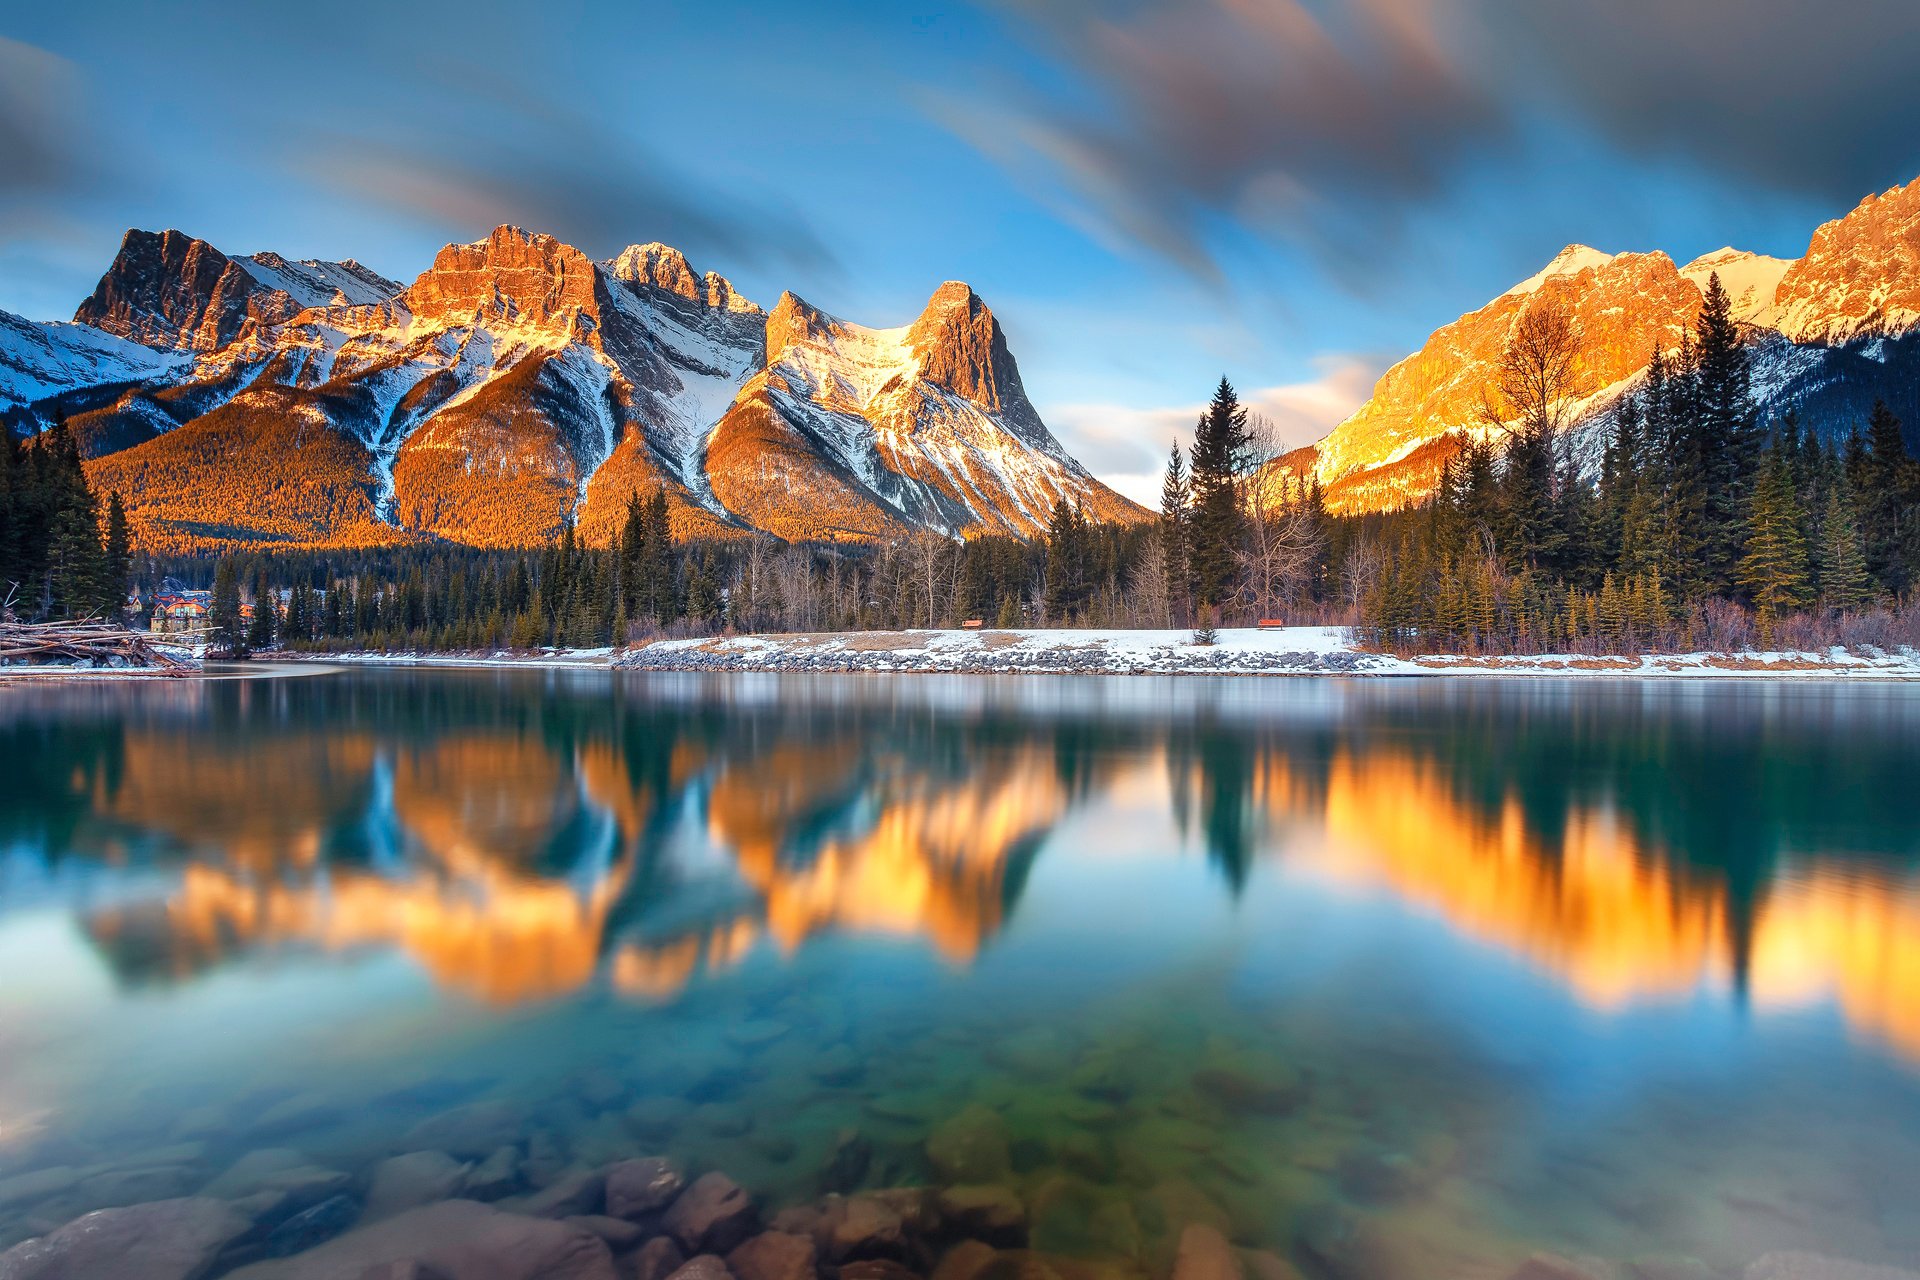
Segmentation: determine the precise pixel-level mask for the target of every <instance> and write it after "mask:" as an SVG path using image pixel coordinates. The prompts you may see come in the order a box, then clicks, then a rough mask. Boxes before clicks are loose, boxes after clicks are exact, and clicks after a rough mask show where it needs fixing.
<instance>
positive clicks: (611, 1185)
mask: <svg viewBox="0 0 1920 1280" xmlns="http://www.w3.org/2000/svg"><path fill="white" fill-rule="evenodd" d="M686 1184H687V1180H686V1178H685V1177H684V1176H683V1175H682V1174H681V1172H680V1170H679V1168H678V1167H677V1166H676V1165H675V1164H674V1163H673V1162H672V1161H671V1160H668V1159H667V1158H666V1157H664V1156H648V1157H646V1158H644V1159H640V1160H622V1161H621V1162H620V1163H618V1164H616V1165H612V1166H610V1167H609V1168H608V1169H607V1212H608V1213H609V1214H611V1215H612V1216H614V1217H616V1218H630V1219H638V1218H644V1217H647V1216H649V1215H651V1214H655V1213H658V1212H660V1211H661V1210H662V1209H665V1208H666V1207H667V1206H668V1205H670V1204H672V1203H673V1200H674V1197H676V1196H678V1195H679V1194H680V1192H681V1190H682V1189H683V1188H684V1187H685V1186H686Z"/></svg>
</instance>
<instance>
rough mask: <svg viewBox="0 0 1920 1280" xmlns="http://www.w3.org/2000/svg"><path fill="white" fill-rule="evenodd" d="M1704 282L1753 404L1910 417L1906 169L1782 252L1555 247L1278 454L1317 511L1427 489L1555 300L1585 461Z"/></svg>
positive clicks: (1913, 263) (1911, 198) (1918, 407)
mask: <svg viewBox="0 0 1920 1280" xmlns="http://www.w3.org/2000/svg"><path fill="white" fill-rule="evenodd" d="M1716 274H1717V275H1718V276H1719V277H1720V282H1721V286H1722V287H1723V288H1724V289H1726V291H1727V293H1728V296H1729V299H1730V301H1731V303H1732V307H1733V314H1734V318H1735V319H1736V320H1737V321H1739V322H1740V324H1741V325H1742V326H1743V333H1744V334H1745V336H1746V337H1747V339H1748V341H1749V343H1750V347H1751V350H1752V355H1753V360H1752V364H1753V386H1754V393H1755V397H1756V399H1757V400H1758V401H1759V403H1760V407H1761V411H1762V413H1763V414H1765V415H1769V416H1773V415H1778V414H1781V413H1784V412H1785V411H1786V410H1787V409H1789V408H1792V409H1793V410H1794V411H1795V412H1796V413H1797V414H1798V415H1799V418H1800V420H1801V422H1802V424H1803V425H1806V426H1808V427H1810V428H1812V429H1813V430H1814V431H1816V432H1818V433H1820V434H1822V435H1824V436H1826V437H1829V438H1832V437H1834V436H1837V435H1840V434H1842V433H1844V432H1846V431H1850V430H1852V429H1853V428H1854V427H1855V426H1856V425H1858V424H1860V423H1862V422H1864V420H1865V418H1866V414H1867V412H1868V410H1869V409H1870V408H1871V406H1872V404H1873V401H1874V400H1875V399H1885V400H1886V401H1887V403H1888V404H1889V405H1890V406H1892V407H1893V409H1894V411H1895V412H1896V413H1898V414H1900V415H1901V417H1902V418H1903V419H1904V420H1906V421H1907V422H1908V423H1909V424H1916V425H1920V180H1916V181H1914V182H1912V183H1909V184H1907V185H1906V186H1903V187H1895V188H1893V189H1892V190H1889V191H1887V192H1885V193H1884V194H1881V195H1878V196H1869V197H1867V198H1866V199H1865V200H1863V201H1861V203H1860V204H1859V205H1858V206H1857V207H1856V208H1855V209H1853V210H1852V211H1851V212H1849V213H1848V214H1846V215H1845V216H1844V217H1841V218H1837V219H1835V220H1833V221H1831V222H1828V223H1825V224H1823V225H1822V226H1821V227H1820V228H1818V229H1817V230H1816V231H1815V232H1814V233H1813V236H1812V239H1811V241H1810V243H1809V245H1808V248H1807V252H1806V254H1805V255H1803V256H1802V257H1800V258H1797V259H1793V260H1790V261H1789V260H1785V259H1781V258H1774V257H1769V256H1767V255H1764V254H1756V253H1748V252H1743V251H1740V250H1737V249H1733V248H1731V247H1728V248H1723V249H1718V250H1715V251H1714V252H1712V253H1708V254H1703V255H1702V256H1701V257H1699V258H1697V259H1695V260H1694V261H1692V262H1690V263H1687V264H1686V265H1685V266H1679V265H1676V264H1675V263H1674V261H1673V259H1672V258H1670V257H1668V256H1667V255H1666V254H1665V253H1662V252H1660V251H1658V250H1655V251H1653V252H1650V253H1620V254H1609V253H1604V252H1601V251H1599V250H1596V249H1592V248H1589V247H1587V246H1585V245H1569V246H1567V248H1565V249H1564V250H1562V251H1561V252H1560V253H1559V254H1558V255H1556V256H1555V257H1554V259H1553V260H1552V261H1551V262H1550V263H1548V264H1547V266H1546V267H1545V268H1543V269H1542V270H1541V271H1540V272H1538V273H1536V274H1535V275H1534V276H1532V277H1530V278H1529V279H1527V280H1525V281H1523V282H1521V283H1520V284H1518V285H1516V286H1514V287H1513V288H1512V289H1510V290H1508V291H1507V292H1506V293H1504V294H1502V295H1501V296H1500V297H1498V298H1495V299H1494V300H1493V301H1491V302H1489V303H1488V304H1486V305H1485V306H1483V307H1481V308H1480V309H1478V310H1476V311H1472V312H1469V313H1467V314H1466V315H1463V316H1461V317H1460V318H1459V319H1458V320H1455V321H1453V322H1452V323H1450V324H1447V325H1443V326H1441V327H1440V328H1439V329H1437V330H1435V331H1434V332H1433V334H1432V335H1431V336H1429V337H1428V339H1427V340H1426V342H1425V343H1424V344H1422V346H1421V348H1420V350H1418V351H1416V352H1414V353H1413V354H1412V355H1410V356H1408V357H1406V358H1405V359H1403V360H1401V361H1400V362H1398V363H1397V364H1395V365H1393V366H1392V367H1391V368H1389V369H1388V370H1387V371H1386V372H1385V373H1384V374H1382V375H1381V377H1380V379H1379V381H1378V382H1377V383H1376V384H1375V385H1374V388H1373V393H1372V395H1371V396H1369V398H1368V399H1367V401H1366V402H1365V403H1364V404H1363V405H1361V407H1360V408H1359V409H1358V410H1356V411H1355V412H1354V413H1353V414H1352V415H1351V416H1349V417H1348V418H1347V419H1346V420H1345V421H1343V422H1341V423H1340V424H1339V425H1338V426H1336V427H1335V428H1334V429H1333V430H1332V431H1331V432H1329V433H1328V434H1327V435H1326V436H1325V437H1324V438H1322V439H1321V440H1320V441H1318V442H1316V443H1315V444H1313V445H1310V446H1307V447H1305V448H1303V449H1299V450H1295V451H1294V452H1292V453H1290V454H1288V455H1287V456H1286V457H1285V458H1283V459H1282V460H1281V462H1280V465H1281V466H1283V467H1284V468H1285V469H1287V470H1288V471H1290V472H1292V473H1294V474H1295V475H1297V476H1300V477H1307V476H1312V477H1313V478H1315V479H1317V480H1318V481H1319V482H1320V483H1321V485H1322V486H1323V487H1324V490H1325V493H1326V500H1327V505H1328V507H1329V509H1330V510H1333V511H1336V512H1344V513H1362V512H1369V511H1381V510H1390V509H1392V508H1394V507H1398V506H1401V505H1404V504H1406V503H1408V502H1412V501H1418V500H1420V499H1421V498H1424V497H1425V496H1427V495H1428V494H1430V493H1431V492H1432V491H1433V488H1434V485H1435V483H1436V482H1437V480H1438V478H1439V474H1440V470H1441V467H1442V466H1443V465H1444V463H1445V461H1446V459H1447V458H1448V457H1450V456H1452V454H1453V452H1455V451H1456V449H1457V441H1458V439H1459V436H1458V435H1457V434H1455V433H1459V432H1471V431H1484V430H1485V429H1486V428H1485V426H1484V423H1483V414H1482V411H1481V397H1482V393H1483V391H1484V390H1485V389H1486V388H1487V387H1488V386H1489V385H1490V383H1491V379H1492V377H1493V373H1494V369H1495V367H1496V365H1497V362H1498V360H1499V358H1500V353H1501V351H1502V350H1503V349H1504V347H1505V345H1506V341H1507V336H1508V334H1509V332H1510V331H1511V329H1512V327H1513V325H1514V324H1515V323H1516V322H1517V321H1518V319H1519V317H1520V315H1521V314H1522V312H1523V311H1524V310H1525V309H1526V307H1528V306H1530V305H1534V304H1535V303H1536V302H1538V301H1543V300H1544V301H1547V302H1550V303H1552V304H1554V305H1560V306H1564V307H1565V308H1566V310H1567V311H1568V314H1569V317H1570V319H1571V320H1572V322H1573V325H1574V328H1575V330H1576V332H1577V333H1578V334H1579V335H1580V338H1581V352H1580V360H1579V364H1578V367H1577V368H1576V370H1575V372H1574V387H1573V392H1574V395H1575V397H1576V426H1575V438H1574V447H1575V449H1576V451H1577V452H1578V453H1579V455H1580V456H1582V457H1584V458H1589V459H1592V458H1597V456H1598V447H1599V443H1600V440H1601V436H1602V432H1603V430H1604V426H1605V421H1606V413H1607V411H1608V410H1609V409H1611V408H1612V406H1613V405H1614V404H1615V403H1617V401H1618V400H1619V398H1620V397H1621V396H1622V395H1623V394H1625V393H1626V392H1627V391H1629V390H1631V389H1632V388H1633V387H1634V386H1636V385H1638V384H1639V383H1640V382H1641V381H1642V380H1643V379H1644V377H1645V374H1646V369H1647V365H1648V363H1649V362H1650V360H1651V358H1652V354H1653V350H1654V348H1655V346H1656V345H1658V346H1660V347H1663V348H1665V349H1666V350H1669V351H1671V350H1673V349H1674V347H1676V346H1677V345H1678V343H1679V341H1680V338H1681V335H1682V333H1683V332H1685V331H1686V330H1688V329H1690V328H1691V327H1692V326H1693V324H1694V321H1695V319H1696V318H1697V317H1698V315H1699V311H1700V305H1701V302H1702V299H1703V295H1704V291H1705V289H1706V286H1707V282H1708V280H1709V279H1710V278H1711V277H1712V276H1713V275H1716Z"/></svg>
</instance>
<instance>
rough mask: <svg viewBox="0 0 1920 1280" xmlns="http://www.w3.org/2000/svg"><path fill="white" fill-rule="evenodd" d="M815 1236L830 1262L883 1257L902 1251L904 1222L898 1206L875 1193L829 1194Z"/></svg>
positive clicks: (816, 1225) (905, 1238)
mask: <svg viewBox="0 0 1920 1280" xmlns="http://www.w3.org/2000/svg"><path fill="white" fill-rule="evenodd" d="M814 1238H815V1239H816V1240H817V1241H818V1242H819V1244H820V1251H821V1252H822V1253H823V1254H825V1255H826V1257H827V1260H828V1261H830V1262H845V1261H848V1260H850V1259H854V1258H878V1257H886V1256H892V1255H897V1254H900V1253H902V1252H904V1251H905V1249H906V1245H907V1224H906V1219H905V1217H903V1216H902V1215H901V1213H900V1210H899V1209H898V1208H896V1207H895V1206H894V1205H892V1204H890V1203H888V1202H887V1201H886V1200H884V1199H882V1198H880V1197H879V1196H877V1195H859V1196H829V1197H827V1199H826V1200H825V1201H824V1202H823V1203H822V1204H821V1206H820V1216H819V1219H818V1221H817V1223H816V1224H815V1226H814Z"/></svg>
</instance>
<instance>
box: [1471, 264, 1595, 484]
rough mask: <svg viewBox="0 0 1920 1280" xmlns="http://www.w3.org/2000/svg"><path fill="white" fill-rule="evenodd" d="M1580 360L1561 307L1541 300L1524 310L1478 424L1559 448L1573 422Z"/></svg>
mask: <svg viewBox="0 0 1920 1280" xmlns="http://www.w3.org/2000/svg"><path fill="white" fill-rule="evenodd" d="M1579 356H1580V339H1579V337H1578V335H1576V334H1575V333H1574V331H1573V320H1572V318H1571V317H1570V316H1569V315H1568V314H1567V309H1566V308H1565V307H1564V306H1562V305H1560V304H1559V303H1557V302H1551V301H1540V302H1536V303H1535V304H1534V305H1532V306H1530V307H1528V308H1527V309H1526V310H1525V311H1523V312H1521V314H1520V319H1519V322H1518V323H1516V324H1515V325H1514V326H1513V330H1512V332H1511V333H1509V334H1508V335H1507V345H1506V349H1505V350H1503V351H1502V352H1501V354H1500V364H1499V366H1498V367H1497V368H1496V369H1495V370H1494V375H1493V382H1492V385H1491V386H1490V387H1489V388H1487V389H1486V390H1484V391H1482V392H1481V396H1480V417H1481V420H1482V423H1483V424H1484V425H1486V426H1487V427H1490V428H1492V429H1495V430H1498V431H1501V432H1504V433H1506V434H1507V435H1510V436H1521V435H1531V436H1533V437H1534V438H1535V439H1537V440H1540V441H1542V442H1545V443H1546V444H1547V445H1548V446H1549V447H1550V448H1551V447H1553V446H1555V445H1557V443H1558V442H1559V441H1560V440H1562V439H1563V438H1564V437H1565V435H1566V431H1567V428H1568V426H1570V425H1571V424H1572V418H1573V397H1572V391H1573V378H1574V367H1575V365H1576V363H1577V362H1578V360H1579Z"/></svg>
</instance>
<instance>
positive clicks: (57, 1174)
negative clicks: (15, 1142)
mask: <svg viewBox="0 0 1920 1280" xmlns="http://www.w3.org/2000/svg"><path fill="white" fill-rule="evenodd" d="M85 1173H86V1170H84V1169H75V1168H73V1167H72V1166H71V1165H64V1164H62V1165H53V1166H50V1167H48V1168H45V1169H35V1170H33V1171H31V1172H29V1173H16V1174H14V1175H13V1176H12V1177H10V1178H0V1209H6V1208H10V1207H12V1206H13V1205H18V1204H28V1203H31V1202H32V1201H35V1200H45V1199H46V1198H48V1197H49V1196H57V1195H59V1194H60V1193H61V1192H63V1191H71V1190H72V1189H73V1188H74V1187H75V1186H76V1185H78V1183H79V1181H80V1179H81V1177H82V1176H83V1175H84V1174H85Z"/></svg>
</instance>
